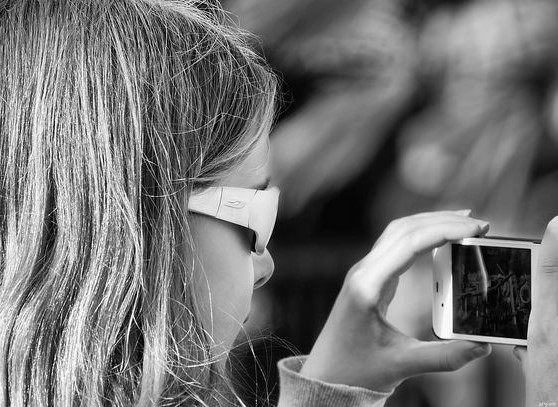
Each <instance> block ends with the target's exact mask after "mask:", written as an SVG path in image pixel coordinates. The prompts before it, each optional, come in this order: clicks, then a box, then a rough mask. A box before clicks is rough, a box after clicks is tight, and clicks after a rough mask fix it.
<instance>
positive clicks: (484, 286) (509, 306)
mask: <svg viewBox="0 0 558 407" xmlns="http://www.w3.org/2000/svg"><path fill="white" fill-rule="evenodd" d="M451 250H452V266H451V269H452V281H453V283H452V285H453V287H452V288H453V331H454V333H460V334H469V335H481V336H499V337H506V338H517V339H526V338H527V323H528V320H529V313H530V311H531V251H530V250H529V249H520V248H510V247H492V246H467V245H459V244H452V248H451Z"/></svg>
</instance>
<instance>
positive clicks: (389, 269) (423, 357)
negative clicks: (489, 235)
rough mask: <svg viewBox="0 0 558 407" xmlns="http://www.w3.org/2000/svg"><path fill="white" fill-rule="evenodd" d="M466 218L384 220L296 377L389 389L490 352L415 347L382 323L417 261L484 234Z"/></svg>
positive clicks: (454, 344) (448, 345)
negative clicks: (399, 284)
mask: <svg viewBox="0 0 558 407" xmlns="http://www.w3.org/2000/svg"><path fill="white" fill-rule="evenodd" d="M469 213H470V211H455V212H453V211H444V212H432V213H423V214H418V215H414V216H409V217H407V218H402V219H398V220H396V221H394V222H392V223H391V224H390V225H389V226H388V227H387V229H386V230H385V231H384V233H383V234H382V236H381V237H380V238H379V240H378V241H377V242H376V244H375V245H374V247H373V248H372V250H371V251H370V253H368V255H366V256H365V257H364V258H363V259H362V260H361V261H360V262H358V263H357V264H355V265H354V266H353V267H352V268H351V270H350V271H349V273H348V274H347V277H346V278H345V282H344V284H343V287H342V288H341V292H340V293H339V296H338V297H337V300H336V302H335V305H334V306H333V309H332V311H331V314H330V316H329V318H328V320H327V322H326V324H325V326H324V328H323V330H322V332H321V333H320V335H319V337H318V339H317V341H316V343H315V345H314V347H313V349H312V351H311V352H310V355H309V356H308V358H307V360H306V362H305V364H304V366H303V368H302V370H301V371H300V373H301V374H302V375H304V376H307V377H310V378H315V379H319V380H322V381H324V382H328V383H337V384H345V385H349V386H357V387H364V388H368V389H371V390H376V391H390V390H391V389H392V388H393V387H394V386H396V385H398V384H399V383H401V381H403V380H404V379H406V378H408V377H411V376H415V375H418V374H422V373H427V372H439V371H448V370H455V369H458V368H460V367H462V366H463V365H465V364H467V363H469V362H470V361H472V360H474V359H476V358H479V357H482V356H486V355H487V354H488V353H489V352H490V347H489V346H487V345H481V344H476V343H472V342H466V341H439V342H438V341H435V342H422V341H419V340H417V339H415V338H412V337H409V336H406V335H405V334H403V333H402V332H400V331H399V330H398V329H397V328H396V327H394V326H393V325H391V324H390V323H389V322H388V321H387V320H386V312H387V309H388V306H389V304H390V302H391V300H392V299H393V296H394V294H395V291H396V288H397V282H398V278H399V275H401V274H402V273H403V272H405V271H406V270H407V269H408V268H409V267H410V266H411V264H413V262H414V261H415V260H416V259H417V257H418V256H420V255H422V254H424V253H427V252H429V251H431V250H432V249H434V248H435V247H438V246H441V245H443V244H445V243H447V242H448V241H451V240H458V239H462V238H465V237H473V236H478V235H483V234H485V233H486V232H487V230H488V224H487V223H486V222H483V221H480V220H476V219H473V218H470V217H469V216H468V215H469ZM422 295H426V296H431V295H432V293H430V292H425V293H423V294H422ZM410 311H411V310H410Z"/></svg>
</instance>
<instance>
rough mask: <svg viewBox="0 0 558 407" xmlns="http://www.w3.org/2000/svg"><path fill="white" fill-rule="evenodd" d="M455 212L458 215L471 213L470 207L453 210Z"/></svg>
mask: <svg viewBox="0 0 558 407" xmlns="http://www.w3.org/2000/svg"><path fill="white" fill-rule="evenodd" d="M455 212H456V213H458V214H459V215H463V216H470V215H471V212H472V211H471V209H460V210H458V211H455Z"/></svg>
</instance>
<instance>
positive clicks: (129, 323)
mask: <svg viewBox="0 0 558 407" xmlns="http://www.w3.org/2000/svg"><path fill="white" fill-rule="evenodd" d="M197 3H200V2H194V1H154V0H153V1H147V0H142V1H140V0H127V1H124V0H119V1H110V0H96V1H93V0H91V1H72V0H66V1H64V0H60V1H56V2H50V1H39V0H20V1H16V0H12V1H6V0H4V1H0V78H3V79H2V81H0V156H1V157H2V159H1V160H0V179H1V186H0V188H1V190H0V213H1V217H0V325H1V326H2V329H1V330H0V405H10V406H25V405H57V406H70V405H75V404H80V405H91V406H101V405H107V404H110V405H121V406H125V405H131V404H134V405H135V404H138V405H152V404H158V405H175V404H181V403H185V402H190V403H199V404H200V405H206V404H211V403H217V402H218V400H219V399H220V398H222V397H221V396H220V393H226V391H225V390H223V388H227V386H226V385H220V384H218V382H219V383H223V382H222V381H221V380H220V379H219V376H220V372H218V371H217V369H216V367H215V366H216V364H215V363H214V362H215V355H213V354H212V352H211V338H209V337H208V335H207V333H206V332H205V331H204V329H203V327H202V326H201V324H200V318H199V316H198V307H197V304H196V300H195V293H194V292H192V278H193V277H192V273H193V272H194V270H193V262H192V248H193V243H192V239H191V235H190V233H189V228H188V216H187V213H186V210H185V208H186V202H187V198H188V194H189V192H190V191H191V190H192V189H193V188H198V187H203V186H206V185H210V184H213V183H215V182H218V181H219V180H220V179H221V178H223V177H224V176H225V175H226V174H227V173H228V172H230V171H231V169H233V168H235V167H236V166H237V165H238V164H239V163H241V162H242V160H243V159H245V158H246V157H247V155H248V154H249V153H250V151H251V149H252V148H253V146H254V145H255V143H256V141H257V137H258V133H259V130H260V129H262V128H265V127H266V126H269V123H270V122H271V120H272V117H273V110H274V98H275V89H276V79H275V77H274V75H273V74H272V73H271V72H270V71H269V69H268V68H267V67H266V65H265V64H264V63H263V61H262V60H261V59H260V58H259V57H258V56H257V55H256V54H255V53H254V52H253V51H251V49H250V47H249V41H250V37H249V36H247V35H246V34H245V33H242V32H241V31H240V30H239V29H238V28H236V27H234V26H233V25H231V24H229V22H228V20H227V17H226V15H225V14H224V12H223V11H222V10H221V9H220V8H219V6H218V5H217V3H215V4H214V5H210V6H207V2H203V4H206V7H204V10H200V9H199V8H198V7H197V6H199V4H197ZM223 398H226V397H225V396H223Z"/></svg>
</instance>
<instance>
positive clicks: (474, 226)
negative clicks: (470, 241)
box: [365, 217, 488, 279]
mask: <svg viewBox="0 0 558 407" xmlns="http://www.w3.org/2000/svg"><path fill="white" fill-rule="evenodd" d="M416 225H418V226H416ZM487 230H488V223H486V222H484V221H479V220H474V219H471V218H463V217H462V218H461V219H450V220H447V219H444V221H443V222H425V223H423V221H422V220H421V221H419V222H413V225H412V226H410V227H408V228H407V229H406V231H405V233H395V232H394V234H393V237H389V238H386V239H385V240H384V242H383V243H382V245H381V246H378V247H377V248H375V249H374V250H373V251H372V252H370V253H369V255H368V256H367V257H366V258H365V264H366V265H367V266H369V267H370V268H373V269H374V270H376V273H377V274H378V277H379V276H381V278H383V279H387V278H391V277H393V276H398V275H400V274H401V273H402V272H403V271H405V270H406V269H407V268H408V267H409V266H410V265H411V264H412V263H413V262H414V261H415V259H416V258H417V257H418V256H420V255H422V254H424V253H426V252H428V251H430V250H432V249H434V248H435V247H439V246H441V245H443V244H445V243H447V242H449V241H452V240H459V239H463V238H465V237H472V236H476V235H479V234H481V233H484V232H486V231H487Z"/></svg>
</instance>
